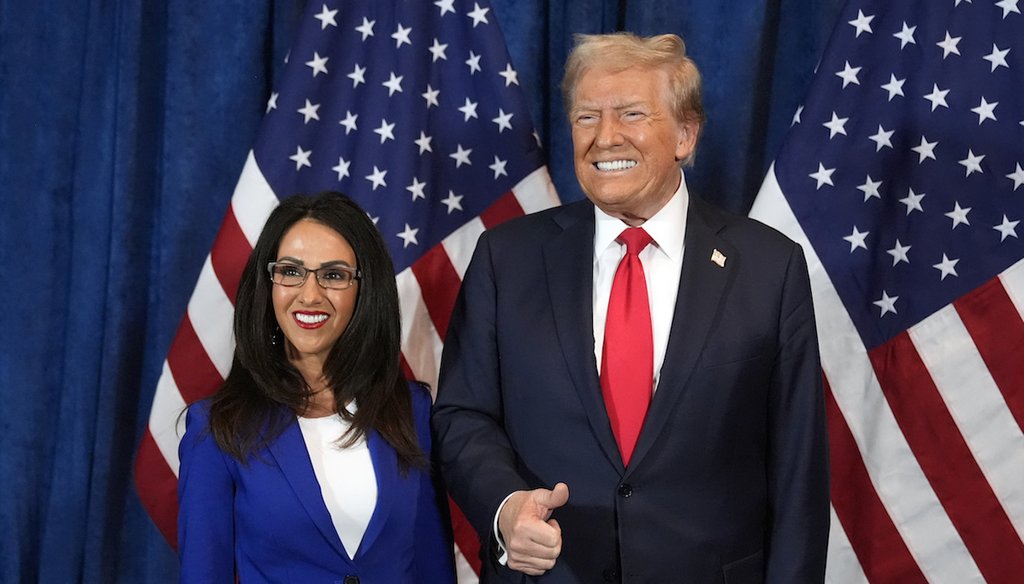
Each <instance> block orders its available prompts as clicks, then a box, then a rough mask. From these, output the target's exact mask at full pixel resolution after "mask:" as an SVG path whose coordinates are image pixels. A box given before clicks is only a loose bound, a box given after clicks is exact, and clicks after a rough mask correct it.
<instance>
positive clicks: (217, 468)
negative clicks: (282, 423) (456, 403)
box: [178, 384, 455, 584]
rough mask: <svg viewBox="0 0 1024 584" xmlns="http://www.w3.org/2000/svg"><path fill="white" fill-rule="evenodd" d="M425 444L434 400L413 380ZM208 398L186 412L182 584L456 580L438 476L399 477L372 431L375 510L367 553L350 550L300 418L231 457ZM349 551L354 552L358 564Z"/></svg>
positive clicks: (413, 473)
mask: <svg viewBox="0 0 1024 584" xmlns="http://www.w3.org/2000/svg"><path fill="white" fill-rule="evenodd" d="M410 391H411V392H412V402H413V416H414V418H415V424H416V432H417V435H418V437H419V442H420V447H421V448H422V450H423V452H424V453H425V454H426V455H427V456H428V457H429V455H430V445H431V444H430V428H429V423H428V421H429V412H430V395H429V393H428V392H427V391H426V390H425V389H424V388H423V387H421V386H419V385H415V384H410ZM208 410H209V403H208V402H207V401H205V400H204V401H202V402H198V403H196V404H193V405H192V406H190V407H189V409H188V417H187V421H186V432H185V436H184V438H183V439H182V441H181V444H180V446H179V457H180V459H181V470H180V473H179V477H178V500H179V505H180V511H179V515H178V546H179V552H180V556H181V582H183V583H189V584H191V583H198V582H217V583H226V584H231V583H233V582H235V578H236V575H237V577H238V581H239V582H241V583H242V584H251V583H254V582H255V583H258V582H302V583H306V582H309V583H318V582H323V583H327V584H334V583H337V584H360V583H361V584H375V583H380V584H400V583H409V584H421V583H433V582H437V583H451V582H454V581H455V576H454V565H453V559H452V544H451V538H450V535H449V530H448V529H447V527H446V524H445V523H444V522H443V519H442V517H443V516H444V514H443V513H442V511H441V501H442V500H441V499H439V498H438V496H437V495H438V493H437V491H436V490H435V487H434V483H433V481H432V479H431V476H430V473H429V472H427V471H424V470H419V469H411V470H410V471H409V472H408V473H407V474H406V475H405V476H402V474H401V473H400V472H399V468H398V457H397V455H396V454H395V451H394V450H393V449H392V448H391V447H390V446H389V445H388V443H387V442H386V441H385V440H384V439H383V438H382V437H381V436H380V435H379V434H378V433H377V432H375V431H371V432H369V433H368V435H367V444H368V447H369V450H370V457H371V459H372V461H373V467H374V470H375V471H376V474H377V491H378V494H377V506H376V508H375V509H374V511H373V515H372V517H371V518H370V523H369V526H368V527H367V529H366V533H365V535H363V539H362V542H361V543H360V544H359V549H357V550H354V552H353V551H349V552H348V553H346V550H345V549H344V547H343V545H342V543H341V539H340V538H339V537H338V533H337V531H336V530H335V529H334V524H333V523H332V522H331V516H330V513H329V512H328V511H327V506H326V505H325V504H324V500H323V496H322V495H321V492H320V484H319V483H318V482H317V480H316V475H315V474H314V472H313V465H312V463H311V462H310V459H309V454H308V451H307V450H306V445H305V442H304V440H303V438H302V432H301V430H300V429H299V426H298V423H297V422H292V423H291V424H289V425H288V427H287V428H285V430H284V432H283V433H282V434H281V435H280V436H279V437H278V438H277V439H276V440H274V442H273V443H271V444H270V445H269V446H268V447H267V448H266V449H264V450H261V451H259V452H257V453H255V455H254V456H252V457H251V458H250V459H249V460H248V461H247V464H242V463H240V462H239V461H238V460H237V459H235V458H233V457H232V456H230V455H228V454H226V453H224V452H223V451H222V450H221V449H220V448H219V447H218V446H217V443H216V442H215V441H214V439H213V436H212V435H211V434H210V432H209V427H208V417H207V416H208ZM350 554H351V555H352V557H351V559H350Z"/></svg>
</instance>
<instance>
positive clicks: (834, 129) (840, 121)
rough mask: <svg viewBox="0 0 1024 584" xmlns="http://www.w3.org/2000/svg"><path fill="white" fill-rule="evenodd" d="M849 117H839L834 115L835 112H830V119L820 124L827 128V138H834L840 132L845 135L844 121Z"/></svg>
mask: <svg viewBox="0 0 1024 584" xmlns="http://www.w3.org/2000/svg"><path fill="white" fill-rule="evenodd" d="M849 119H850V118H840V117H839V116H837V115H836V112H832V120H831V121H828V122H825V123H824V124H822V126H825V127H826V128H828V130H829V132H828V139H829V140H831V139H832V138H835V137H836V134H842V135H844V136H845V135H846V128H845V127H844V126H846V122H847V121H848V120H849Z"/></svg>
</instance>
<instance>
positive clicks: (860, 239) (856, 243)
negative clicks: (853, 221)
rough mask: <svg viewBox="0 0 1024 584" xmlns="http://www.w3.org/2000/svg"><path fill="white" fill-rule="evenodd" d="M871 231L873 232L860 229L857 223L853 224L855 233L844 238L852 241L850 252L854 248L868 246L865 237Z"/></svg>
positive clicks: (865, 247)
mask: <svg viewBox="0 0 1024 584" xmlns="http://www.w3.org/2000/svg"><path fill="white" fill-rule="evenodd" d="M869 233H871V232H870V231H859V230H858V229H857V226H856V225H854V226H853V233H851V234H849V235H847V236H846V237H844V238H843V239H845V240H846V241H849V242H850V253H853V250H855V249H857V248H858V247H863V248H864V249H867V248H868V246H867V244H865V243H864V238H865V237H867V236H868V234H869Z"/></svg>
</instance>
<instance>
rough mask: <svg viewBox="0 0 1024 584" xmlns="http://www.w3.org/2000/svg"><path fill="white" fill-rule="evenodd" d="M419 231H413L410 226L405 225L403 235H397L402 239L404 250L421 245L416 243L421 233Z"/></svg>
mask: <svg viewBox="0 0 1024 584" xmlns="http://www.w3.org/2000/svg"><path fill="white" fill-rule="evenodd" d="M419 232H420V230H419V229H413V228H412V227H409V224H408V223H406V224H405V230H404V231H402V232H401V233H396V234H395V235H397V236H398V237H400V238H401V239H402V249H405V248H407V247H409V246H410V245H419V244H420V242H418V241H416V234H417V233H419Z"/></svg>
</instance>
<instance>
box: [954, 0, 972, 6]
mask: <svg viewBox="0 0 1024 584" xmlns="http://www.w3.org/2000/svg"><path fill="white" fill-rule="evenodd" d="M961 2H967V3H968V4H974V2H973V1H972V0H956V4H954V5H953V6H960V3H961Z"/></svg>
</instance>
